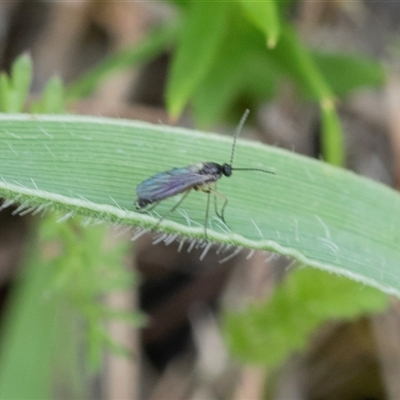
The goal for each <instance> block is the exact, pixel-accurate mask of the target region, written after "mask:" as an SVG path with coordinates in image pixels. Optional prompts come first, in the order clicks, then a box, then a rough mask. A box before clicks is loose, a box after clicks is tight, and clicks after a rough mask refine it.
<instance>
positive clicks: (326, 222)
mask: <svg viewBox="0 0 400 400" xmlns="http://www.w3.org/2000/svg"><path fill="white" fill-rule="evenodd" d="M231 145H232V137H223V136H219V135H214V134H203V133H201V132H198V131H190V130H185V129H180V128H172V127H167V126H163V125H151V124H147V123H143V122H138V121H126V120H112V119H106V118H93V117H76V116H73V117H72V116H32V115H11V116H10V115H3V116H0V155H1V156H0V196H2V197H5V198H7V199H14V200H15V201H18V202H20V203H21V204H22V206H21V208H20V209H19V210H18V211H21V212H29V211H31V210H33V209H31V210H30V209H29V208H28V207H29V206H38V207H39V210H38V211H40V210H41V209H43V208H46V207H48V208H55V209H59V210H62V211H64V213H65V217H72V216H73V215H74V214H83V215H86V216H89V217H93V218H97V219H106V220H109V221H115V222H119V223H126V224H131V225H133V226H138V227H143V228H151V227H153V226H154V224H155V223H156V222H157V220H158V215H157V214H156V213H155V212H153V214H152V215H147V214H139V213H137V212H135V210H134V206H133V202H134V200H135V187H136V185H137V184H138V183H140V182H141V181H142V180H143V179H145V178H147V177H150V176H152V175H153V174H155V173H157V172H159V171H165V170H168V169H170V168H171V167H176V166H185V165H188V164H193V163H197V162H202V161H216V162H228V161H229V156H230V151H231ZM234 167H238V168H239V167H250V168H251V167H253V168H264V169H269V170H274V171H275V173H276V175H270V174H264V173H262V172H246V171H236V172H235V171H234V173H233V176H232V177H230V178H229V179H228V178H225V177H224V178H223V179H221V181H220V182H219V183H218V191H219V192H220V193H222V194H224V195H225V196H226V197H227V198H228V200H229V202H228V205H227V208H226V213H225V218H226V221H227V223H228V224H229V227H226V226H224V225H223V224H222V223H221V222H220V221H219V220H218V218H215V217H213V218H212V219H211V220H210V226H209V230H208V237H209V238H210V239H211V240H213V241H216V242H220V243H226V244H228V245H237V246H242V247H249V248H255V249H266V250H272V251H277V252H279V253H282V254H286V255H289V256H293V257H295V258H296V259H298V260H299V261H301V262H302V263H304V264H306V265H311V266H314V267H319V268H322V269H326V270H330V271H333V272H336V273H340V274H344V275H346V276H348V277H353V278H355V279H357V280H360V281H363V282H366V283H369V284H372V285H374V286H376V287H380V288H381V289H383V290H385V291H386V292H389V293H395V294H400V277H399V274H398V268H399V264H400V196H399V195H398V193H396V192H395V191H394V190H392V189H390V188H388V187H386V186H384V185H381V184H379V183H376V182H373V181H371V180H368V179H365V178H362V177H360V176H357V175H355V174H353V173H351V172H349V171H345V170H343V169H339V168H336V167H333V166H331V165H328V164H325V163H323V162H320V161H316V160H313V159H309V158H306V157H303V156H300V155H297V154H294V153H291V152H288V151H284V150H281V149H278V148H274V147H268V146H265V145H261V144H260V143H256V142H249V141H245V140H239V142H238V145H237V148H236V155H235V163H234ZM206 197H207V196H206V195H205V194H204V193H202V192H193V193H191V194H190V195H189V196H188V198H187V199H186V200H185V202H184V203H183V204H182V206H181V207H180V208H179V209H178V210H177V211H176V212H175V213H173V215H171V216H170V217H169V218H168V219H167V220H165V221H163V223H162V224H161V229H162V230H163V231H164V232H166V233H171V234H179V235H183V236H186V237H192V238H198V239H204V228H203V224H204V215H205V207H206ZM178 199H179V198H172V199H168V200H166V201H165V202H162V203H161V204H160V205H159V206H158V207H157V208H156V210H155V211H157V212H158V213H159V214H161V215H163V214H165V213H166V212H167V211H168V210H169V209H170V208H171V207H172V206H173V204H175V203H176V201H177V200H178ZM220 206H221V204H220ZM24 207H25V208H24ZM210 215H211V216H214V212H213V210H212V209H211V210H210Z"/></svg>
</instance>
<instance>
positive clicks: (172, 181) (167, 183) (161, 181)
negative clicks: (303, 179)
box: [135, 110, 274, 237]
mask: <svg viewBox="0 0 400 400" xmlns="http://www.w3.org/2000/svg"><path fill="white" fill-rule="evenodd" d="M248 115H249V110H246V111H245V113H244V114H243V116H242V118H241V120H240V123H239V125H238V128H237V130H236V133H235V136H234V139H233V144H232V151H231V159H230V162H229V164H228V163H225V164H218V163H216V162H200V163H197V164H193V165H189V166H187V167H183V168H172V169H170V170H169V171H165V172H159V173H158V174H156V175H154V176H152V177H151V178H148V179H146V180H145V181H143V182H141V183H140V184H139V185H138V186H137V187H136V194H137V196H138V197H137V199H136V201H135V206H136V209H138V210H143V209H146V208H147V207H148V206H152V207H151V209H152V208H153V207H155V206H156V205H157V204H158V203H159V202H160V201H162V200H165V199H167V198H169V197H172V196H175V195H177V194H180V193H184V195H183V196H182V198H181V199H180V200H179V201H178V202H177V203H176V204H175V205H174V206H173V207H172V208H171V210H169V211H168V213H167V214H165V215H164V216H162V217H161V219H160V220H159V221H158V222H157V225H156V226H155V227H157V226H158V225H159V224H160V223H161V221H162V220H163V219H164V218H166V217H167V216H168V215H170V214H171V213H172V212H174V211H175V210H176V209H177V208H178V206H179V205H180V204H181V203H182V202H183V200H184V199H185V198H186V196H187V195H188V194H189V193H190V191H191V190H192V189H194V190H201V191H203V192H205V193H207V195H208V196H207V208H206V218H205V225H204V231H205V236H206V237H207V224H208V214H209V207H210V195H211V194H213V195H214V196H217V197H221V198H222V199H223V200H224V203H223V206H222V208H221V212H218V210H217V207H216V201H215V203H214V204H215V212H216V214H217V216H218V217H219V218H220V219H221V220H222V221H223V222H224V223H225V218H224V210H225V207H226V205H227V203H228V199H227V198H226V197H225V196H224V195H222V194H221V193H219V192H217V191H216V189H215V183H216V182H217V181H218V180H219V179H220V178H221V177H222V176H227V177H229V176H231V175H232V171H261V172H266V173H268V174H273V173H274V172H272V171H267V170H263V169H258V168H233V167H232V162H233V157H234V154H235V147H236V140H237V137H238V136H239V134H240V132H241V130H242V128H243V125H244V123H245V121H246V119H247V116H248ZM148 209H150V207H149V208H148Z"/></svg>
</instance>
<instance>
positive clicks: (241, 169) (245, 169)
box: [232, 168, 275, 175]
mask: <svg viewBox="0 0 400 400" xmlns="http://www.w3.org/2000/svg"><path fill="white" fill-rule="evenodd" d="M232 171H260V172H265V173H267V174H273V175H275V172H274V171H268V170H267V169H261V168H232Z"/></svg>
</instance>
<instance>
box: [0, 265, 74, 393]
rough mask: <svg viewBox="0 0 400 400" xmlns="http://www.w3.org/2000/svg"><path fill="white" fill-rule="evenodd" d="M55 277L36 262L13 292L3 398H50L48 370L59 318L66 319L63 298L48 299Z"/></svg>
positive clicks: (0, 370)
mask: <svg viewBox="0 0 400 400" xmlns="http://www.w3.org/2000/svg"><path fill="white" fill-rule="evenodd" d="M52 274H53V273H52V271H51V269H49V268H46V267H43V266H42V265H40V264H38V263H36V262H33V263H32V264H31V265H29V267H28V268H27V269H26V270H25V271H24V274H23V278H22V281H20V282H18V286H17V288H16V290H15V291H14V292H13V293H12V296H11V299H10V302H9V309H8V314H7V316H6V321H5V324H4V327H5V330H4V331H3V332H2V342H1V360H2V361H1V365H0V398H2V399H32V398H35V399H50V398H51V396H50V387H49V386H50V383H49V371H51V365H52V362H53V361H54V359H53V356H54V350H55V348H56V346H57V334H58V326H59V323H60V317H61V315H63V316H64V318H65V317H66V315H65V314H62V311H64V310H63V307H62V303H61V302H60V300H61V298H60V297H59V296H49V291H48V288H49V284H50V282H51V279H52ZM22 294H23V296H22ZM27 338H29V340H27ZM21 376H24V379H23V384H21Z"/></svg>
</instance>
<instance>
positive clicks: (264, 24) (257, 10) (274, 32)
mask: <svg viewBox="0 0 400 400" xmlns="http://www.w3.org/2000/svg"><path fill="white" fill-rule="evenodd" d="M240 4H241V6H242V7H243V9H244V11H245V14H246V15H247V17H248V18H249V20H250V21H252V23H253V24H254V25H255V26H256V27H257V28H258V29H260V30H261V31H262V32H263V33H264V34H265V36H266V38H267V46H268V47H269V48H270V49H273V48H274V47H275V46H276V43H277V42H278V39H279V34H280V29H281V26H280V21H279V12H278V8H277V5H276V2H275V0H271V1H265V2H260V1H258V2H255V1H248V0H241V1H240Z"/></svg>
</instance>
